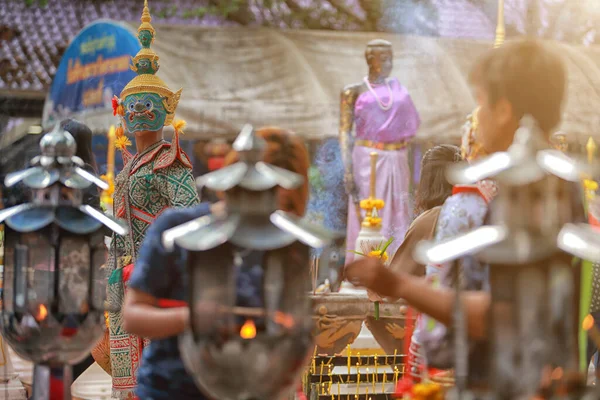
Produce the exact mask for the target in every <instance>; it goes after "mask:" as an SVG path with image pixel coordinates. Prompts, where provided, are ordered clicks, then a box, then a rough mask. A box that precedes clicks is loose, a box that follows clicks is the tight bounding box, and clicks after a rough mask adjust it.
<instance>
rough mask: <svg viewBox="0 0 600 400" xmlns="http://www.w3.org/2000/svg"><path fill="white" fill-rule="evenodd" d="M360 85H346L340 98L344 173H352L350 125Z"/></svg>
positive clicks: (340, 134) (352, 121)
mask: <svg viewBox="0 0 600 400" xmlns="http://www.w3.org/2000/svg"><path fill="white" fill-rule="evenodd" d="M359 87H360V85H350V86H346V87H345V88H344V90H342V93H341V98H340V131H339V137H340V148H341V151H342V162H343V163H344V172H345V174H346V175H352V126H353V125H354V104H355V103H356V98H357V97H358V92H359Z"/></svg>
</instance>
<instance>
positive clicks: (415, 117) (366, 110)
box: [346, 78, 421, 263]
mask: <svg viewBox="0 0 600 400" xmlns="http://www.w3.org/2000/svg"><path fill="white" fill-rule="evenodd" d="M389 83H390V87H391V89H392V93H393V98H394V103H393V105H392V107H391V108H390V109H389V110H387V111H384V110H383V109H381V107H380V106H379V104H378V103H377V99H376V98H375V96H373V94H372V93H371V92H370V91H368V90H367V91H366V92H363V93H362V94H361V95H360V96H358V99H356V103H355V106H354V119H355V125H356V140H369V141H372V142H377V143H400V142H408V141H409V140H410V139H412V138H413V137H414V136H415V134H416V133H417V130H418V129H419V126H420V124H421V119H420V118H419V113H418V112H417V109H416V108H415V105H414V104H413V102H412V99H411V98H410V95H409V94H408V91H407V90H406V88H405V87H404V86H402V85H401V84H400V82H398V80H397V79H396V78H391V79H390V81H389ZM372 86H373V89H374V90H375V92H376V93H377V95H378V97H379V99H380V100H381V102H382V103H383V104H389V100H390V99H389V91H388V89H387V87H386V86H387V85H372ZM372 152H376V153H377V154H378V158H377V181H376V195H377V198H380V199H383V200H384V201H385V207H384V208H383V210H381V212H380V217H381V218H382V219H383V223H382V234H383V235H384V236H385V237H386V238H390V237H394V239H395V240H394V242H393V243H392V245H391V246H390V247H389V248H388V254H389V255H390V256H392V255H393V254H394V253H395V252H396V250H397V249H398V247H399V246H400V244H401V243H402V239H403V238H404V234H405V233H406V230H407V229H408V225H409V224H410V219H411V218H410V216H411V210H410V196H409V193H408V191H409V185H410V165H409V157H408V146H407V147H405V148H403V149H400V150H391V151H387V150H378V149H375V148H371V147H363V146H358V145H355V146H354V149H353V150H352V169H353V174H354V180H355V182H356V187H357V189H358V192H359V199H358V200H362V199H366V198H367V197H369V187H370V174H371V161H370V154H371V153H372ZM354 200H355V199H349V202H348V226H347V237H346V247H347V248H348V250H355V248H354V246H355V243H356V238H357V236H358V232H359V231H360V226H359V224H358V219H357V217H356V210H355V206H354ZM352 259H353V257H352V253H348V255H347V256H346V263H348V262H351V261H352Z"/></svg>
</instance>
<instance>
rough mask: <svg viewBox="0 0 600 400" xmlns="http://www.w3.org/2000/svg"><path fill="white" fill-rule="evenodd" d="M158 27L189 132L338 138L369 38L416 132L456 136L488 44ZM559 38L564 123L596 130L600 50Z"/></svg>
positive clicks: (98, 121) (97, 124) (100, 118)
mask: <svg viewBox="0 0 600 400" xmlns="http://www.w3.org/2000/svg"><path fill="white" fill-rule="evenodd" d="M156 28H157V39H156V42H155V44H154V45H153V46H154V47H153V48H154V50H155V51H156V53H157V54H158V55H159V56H160V63H161V68H160V71H159V76H160V77H161V78H162V79H163V80H164V81H165V82H166V83H167V84H168V85H169V86H170V87H171V88H172V89H174V90H176V89H179V88H180V87H182V88H183V94H182V97H181V102H180V104H179V107H178V111H177V116H176V118H180V119H185V120H186V121H187V123H188V126H187V129H186V131H185V132H186V138H187V139H196V138H197V139H200V138H209V137H214V136H215V135H234V134H236V133H237V132H238V131H239V129H240V128H241V127H242V126H243V125H244V124H245V123H251V124H253V125H255V126H261V125H276V126H281V127H285V128H289V129H292V130H294V131H295V132H296V133H298V134H300V135H302V136H304V137H306V138H314V139H319V138H325V137H332V136H336V135H337V130H338V125H339V97H340V91H341V89H342V88H343V87H344V86H345V85H347V84H350V83H355V82H359V81H360V80H361V79H362V77H363V76H364V75H365V74H366V72H367V66H366V63H365V60H364V50H365V45H366V43H367V42H368V41H369V40H371V39H374V38H383V39H387V40H389V41H391V42H392V43H393V46H394V51H395V53H394V54H395V59H394V71H393V75H394V76H396V77H398V78H399V79H400V81H401V82H402V83H403V84H404V85H405V86H406V87H407V88H408V90H409V91H410V93H411V95H412V97H413V100H414V102H415V104H416V106H417V109H418V110H419V113H420V114H421V118H422V121H423V124H422V126H421V129H420V131H419V134H418V137H419V138H421V139H423V140H427V139H434V138H435V139H434V140H435V141H442V140H444V139H448V138H449V137H453V138H456V137H457V136H458V135H459V134H460V126H461V125H462V124H463V122H464V119H465V117H466V115H467V114H468V113H469V112H471V111H472V109H473V108H474V100H473V96H472V93H471V91H470V88H469V85H468V84H467V76H468V72H469V69H470V67H471V65H472V62H473V60H474V59H475V58H476V57H477V56H478V55H479V54H481V53H482V52H484V51H485V50H487V49H489V48H490V47H491V45H492V44H491V43H489V42H481V41H472V40H458V39H442V38H431V37H416V36H400V35H392V34H382V33H348V32H329V31H327V32H324V31H313V30H311V31H307V30H305V31H291V30H285V31H282V30H272V29H248V28H226V29H221V28H205V27H190V26H185V27H184V26H157V27H156ZM556 45H557V46H558V48H559V50H560V51H561V52H562V54H563V55H564V56H565V57H566V60H567V63H568V67H569V80H570V82H569V83H570V87H569V100H568V104H567V107H566V109H565V115H564V123H563V126H562V130H563V131H565V132H574V133H582V134H595V133H596V132H595V131H596V130H597V126H598V125H599V123H600V116H599V115H598V113H597V110H598V106H600V95H599V93H598V90H600V89H598V88H600V69H599V64H600V49H598V48H595V47H594V48H584V47H574V46H568V45H565V44H560V43H557V44H556ZM81 119H83V122H85V123H87V124H88V125H90V126H91V127H92V129H94V130H96V131H100V130H107V129H108V126H109V125H110V124H114V123H115V122H116V121H117V120H116V118H115V117H113V116H112V113H108V112H103V113H96V114H95V115H92V114H90V115H86V116H83V117H82V118H81Z"/></svg>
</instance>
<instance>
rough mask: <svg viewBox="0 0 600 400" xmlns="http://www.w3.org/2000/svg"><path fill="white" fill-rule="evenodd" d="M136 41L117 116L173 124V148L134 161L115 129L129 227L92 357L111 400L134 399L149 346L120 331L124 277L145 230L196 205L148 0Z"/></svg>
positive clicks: (141, 124)
mask: <svg viewBox="0 0 600 400" xmlns="http://www.w3.org/2000/svg"><path fill="white" fill-rule="evenodd" d="M141 20H142V24H141V25H140V27H139V29H138V39H139V40H140V43H141V44H142V46H143V47H142V49H141V50H140V51H139V53H138V54H137V55H136V57H134V58H133V65H132V67H131V68H132V69H133V70H134V71H136V72H137V74H138V76H136V77H135V78H134V79H133V80H132V81H131V82H129V84H127V86H126V87H125V88H124V89H123V91H122V92H121V98H120V99H117V98H115V99H114V100H113V106H114V111H115V115H118V116H119V117H120V118H121V120H122V122H123V123H124V125H125V126H126V128H127V131H128V133H134V132H137V133H138V134H141V135H143V134H146V133H149V132H158V131H161V130H162V129H163V126H167V125H173V127H174V128H175V134H174V137H173V141H172V143H168V142H166V141H165V140H159V141H158V142H156V143H154V144H153V145H151V146H149V147H148V148H147V149H145V150H143V151H141V152H140V153H139V154H136V155H135V156H134V155H132V154H131V153H130V152H129V151H128V150H127V149H126V146H128V145H129V144H130V142H129V140H128V139H127V137H126V136H125V135H124V129H123V128H122V127H119V128H118V129H117V140H116V145H117V147H118V148H119V149H120V150H121V151H122V155H123V164H124V165H125V167H124V168H123V170H122V171H121V172H120V173H119V174H118V175H117V177H116V179H115V193H114V199H113V212H114V215H115V216H116V217H117V218H122V219H124V220H125V221H126V222H127V223H128V225H129V228H130V234H129V235H128V236H126V237H117V238H115V237H113V240H112V243H111V247H110V251H109V260H108V268H109V274H110V278H109V282H108V301H109V307H110V308H109V309H110V312H109V313H108V323H109V345H108V346H107V345H106V343H104V344H100V345H99V347H98V348H97V349H96V351H95V352H94V357H95V359H96V361H97V362H98V364H100V365H101V366H102V367H103V368H104V369H105V370H106V371H107V372H109V373H110V374H111V375H112V378H113V397H114V398H125V399H127V398H133V389H134V388H135V386H136V371H137V369H138V366H139V362H140V360H141V355H142V350H143V348H144V346H145V345H147V342H146V341H145V340H144V339H142V338H139V337H136V336H134V335H130V334H128V333H127V332H126V331H125V330H124V329H123V320H122V313H121V308H122V304H123V299H124V293H125V287H126V277H127V276H128V275H129V274H130V272H131V271H130V269H131V268H132V267H133V264H134V263H135V261H136V258H137V254H138V251H139V247H140V244H141V243H142V241H143V239H144V235H145V232H146V230H147V228H148V226H149V225H150V224H151V223H152V222H153V221H154V220H155V219H156V217H158V215H160V214H161V213H162V212H163V211H164V210H165V209H167V208H169V207H188V206H191V205H195V204H197V203H198V202H199V199H198V193H197V191H196V188H195V183H194V179H193V175H192V164H191V162H190V160H189V158H188V157H187V155H186V154H185V153H184V152H183V151H182V150H181V148H180V146H179V133H180V130H181V128H182V127H183V123H182V122H177V121H176V122H173V117H174V113H175V109H176V107H177V104H178V102H179V97H180V95H181V89H180V90H179V91H177V92H172V91H171V90H170V89H169V88H168V87H167V85H166V84H165V83H164V82H163V81H162V80H161V79H160V78H158V77H157V76H156V75H155V74H156V72H157V71H158V68H159V65H158V59H159V57H158V56H157V55H156V54H155V53H154V52H153V51H152V49H150V45H151V44H152V42H153V40H154V35H155V31H154V28H153V27H152V25H151V24H150V21H151V17H150V13H149V10H148V4H147V0H146V2H145V4H144V11H143V14H142V18H141Z"/></svg>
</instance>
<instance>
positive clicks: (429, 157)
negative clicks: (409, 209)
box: [415, 144, 461, 216]
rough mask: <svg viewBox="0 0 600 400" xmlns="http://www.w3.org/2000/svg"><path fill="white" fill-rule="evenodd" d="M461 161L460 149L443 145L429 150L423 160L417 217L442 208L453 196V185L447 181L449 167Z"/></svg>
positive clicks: (417, 201) (417, 196) (416, 209)
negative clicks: (438, 207)
mask: <svg viewBox="0 0 600 400" xmlns="http://www.w3.org/2000/svg"><path fill="white" fill-rule="evenodd" d="M459 161H461V156H460V148H458V147H457V146H452V145H449V144H441V145H438V146H435V147H432V148H431V149H429V150H427V152H426V153H425V155H424V156H423V159H422V160H421V179H420V180H419V186H418V187H417V194H416V198H415V216H418V215H419V214H421V213H422V212H424V211H427V210H430V209H432V208H434V207H437V206H441V205H442V204H444V201H446V199H447V198H448V196H450V195H451V194H452V185H451V184H450V183H448V180H447V179H446V168H447V167H448V165H450V164H452V163H455V162H459Z"/></svg>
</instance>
